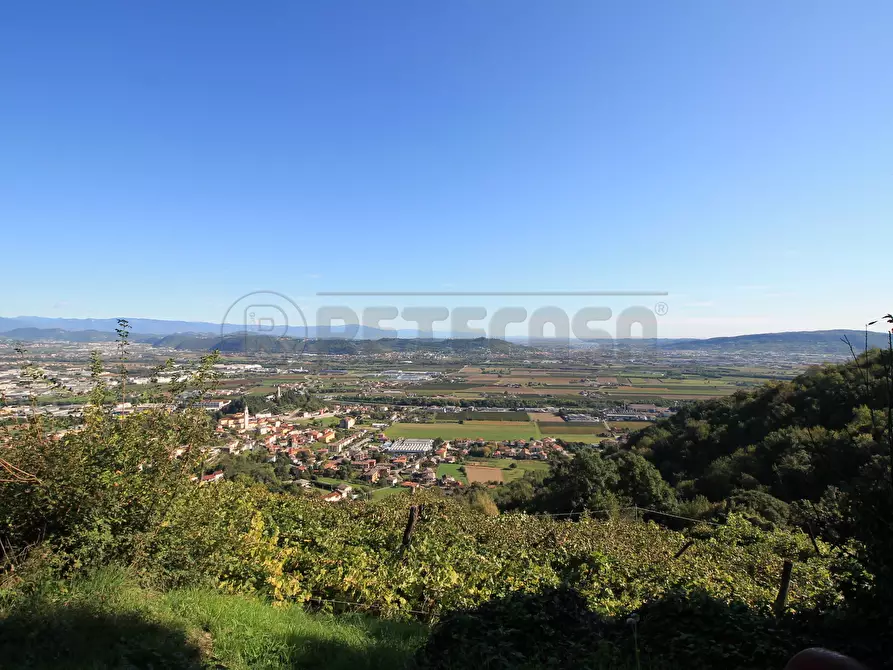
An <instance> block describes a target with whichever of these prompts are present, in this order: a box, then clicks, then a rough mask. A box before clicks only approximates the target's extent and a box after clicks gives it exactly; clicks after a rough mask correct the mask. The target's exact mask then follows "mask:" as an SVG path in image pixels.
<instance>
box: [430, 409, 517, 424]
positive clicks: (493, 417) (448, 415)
mask: <svg viewBox="0 0 893 670" xmlns="http://www.w3.org/2000/svg"><path fill="white" fill-rule="evenodd" d="M434 420H435V421H447V422H455V421H524V422H527V421H530V415H528V414H527V412H514V411H513V412H486V411H479V412H472V411H470V410H465V411H462V412H442V413H439V414H436V415H435V418H434Z"/></svg>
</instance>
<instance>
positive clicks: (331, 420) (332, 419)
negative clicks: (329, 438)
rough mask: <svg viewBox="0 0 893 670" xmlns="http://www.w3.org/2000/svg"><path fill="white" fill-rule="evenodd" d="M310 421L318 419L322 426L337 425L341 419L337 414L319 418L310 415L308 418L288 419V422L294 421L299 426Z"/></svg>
mask: <svg viewBox="0 0 893 670" xmlns="http://www.w3.org/2000/svg"><path fill="white" fill-rule="evenodd" d="M311 421H318V422H319V423H320V424H321V425H322V426H337V425H338V424H339V423H340V422H341V419H340V418H339V417H337V416H326V417H323V418H321V419H320V418H319V417H316V418H314V417H311V418H309V419H294V420H292V421H290V422H289V423H294V424H296V425H299V426H304V425H306V424H308V423H310V422H311Z"/></svg>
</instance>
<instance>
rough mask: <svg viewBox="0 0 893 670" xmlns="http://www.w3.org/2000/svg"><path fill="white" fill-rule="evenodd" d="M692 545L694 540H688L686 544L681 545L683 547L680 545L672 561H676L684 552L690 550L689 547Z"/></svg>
mask: <svg viewBox="0 0 893 670" xmlns="http://www.w3.org/2000/svg"><path fill="white" fill-rule="evenodd" d="M694 543H695V541H694V540H689V541H688V542H686V543H685V544H683V545H682V549H680V550H679V551H677V552H676V555H675V556H673V560H676V559H677V558H679V557H680V556H682V554H684V553H685V552H686V551H688V550H689V549H691V546H692V545H693V544H694Z"/></svg>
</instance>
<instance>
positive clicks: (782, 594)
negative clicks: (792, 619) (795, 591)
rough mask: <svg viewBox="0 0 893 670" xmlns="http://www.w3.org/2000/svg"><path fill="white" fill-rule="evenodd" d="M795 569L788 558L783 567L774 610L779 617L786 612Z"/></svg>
mask: <svg viewBox="0 0 893 670" xmlns="http://www.w3.org/2000/svg"><path fill="white" fill-rule="evenodd" d="M793 569H794V564H793V563H791V562H790V561H787V560H786V561H785V562H784V566H783V567H782V569H781V586H780V587H779V588H778V597H777V598H776V599H775V607H774V610H775V616H777V617H780V616H781V615H782V614H784V608H785V605H786V604H787V602H788V591H789V590H790V588H791V571H792V570H793Z"/></svg>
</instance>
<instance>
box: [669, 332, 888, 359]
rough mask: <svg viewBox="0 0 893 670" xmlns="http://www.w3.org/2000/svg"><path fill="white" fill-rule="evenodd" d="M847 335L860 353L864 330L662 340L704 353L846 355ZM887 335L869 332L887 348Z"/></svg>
mask: <svg viewBox="0 0 893 670" xmlns="http://www.w3.org/2000/svg"><path fill="white" fill-rule="evenodd" d="M844 338H847V339H849V341H850V342H851V343H852V345H853V347H854V348H855V349H856V351H857V352H859V351H862V348H863V347H864V346H865V331H864V330H804V331H791V332H785V333H759V334H756V335H738V336H736V337H711V338H709V339H705V340H694V339H692V340H672V341H669V342H662V343H660V344H659V345H658V346H660V347H661V348H662V349H667V350H670V349H672V350H676V351H701V352H717V353H718V352H730V351H740V352H757V351H759V352H763V353H765V352H771V351H778V352H779V353H785V352H792V351H798V352H801V353H824V354H837V353H840V354H846V353H848V352H849V348H848V347H847V346H846V344H845V343H844V342H843V339H844ZM886 346H887V334H886V333H877V332H873V331H869V332H868V347H869V348H875V347H881V348H883V347H886Z"/></svg>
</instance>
